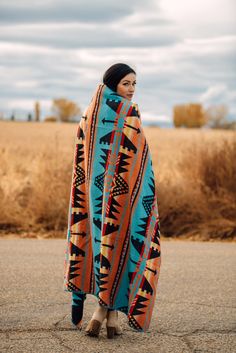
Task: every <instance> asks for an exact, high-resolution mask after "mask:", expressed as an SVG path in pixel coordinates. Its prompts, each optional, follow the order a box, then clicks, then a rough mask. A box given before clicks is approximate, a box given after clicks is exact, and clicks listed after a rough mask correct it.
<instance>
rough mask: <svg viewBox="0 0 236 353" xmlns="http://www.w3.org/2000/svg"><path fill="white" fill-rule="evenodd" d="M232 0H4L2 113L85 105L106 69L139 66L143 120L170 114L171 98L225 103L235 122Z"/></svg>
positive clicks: (0, 21) (0, 3)
mask: <svg viewBox="0 0 236 353" xmlns="http://www.w3.org/2000/svg"><path fill="white" fill-rule="evenodd" d="M235 14H236V3H235V1H234V0H178V1H175V0H145V1H144V0H129V1H127V0H119V1H111V0H101V1H95V0H67V1H60V0H40V1H36V0H21V1H19V0H11V1H9V0H0V70H1V80H0V113H2V114H4V116H9V115H10V114H12V112H14V113H15V114H16V116H19V117H23V116H24V115H25V114H27V113H29V112H33V107H34V102H35V101H36V100H38V101H40V103H41V107H42V118H43V117H44V116H45V115H49V114H51V103H52V99H54V98H60V97H65V98H68V99H71V100H74V101H76V102H77V103H78V104H79V105H80V107H81V108H82V110H84V109H85V108H86V106H87V104H88V103H89V102H90V100H91V95H92V94H93V92H94V90H95V88H96V86H97V84H98V83H100V82H101V80H102V75H103V73H104V71H105V70H106V69H107V68H108V67H109V66H110V65H112V64H114V63H116V62H125V63H127V64H129V65H131V66H132V67H133V68H134V69H135V70H136V72H137V88H136V93H135V96H134V99H133V100H134V101H135V102H136V103H138V105H139V108H140V111H141V113H142V119H143V121H144V120H151V119H157V120H162V121H169V120H171V117H172V109H173V105H175V104H181V103H189V102H200V103H202V104H203V106H204V107H205V108H207V107H209V106H210V105H213V104H226V105H227V106H228V109H229V116H230V118H231V119H235V120H236V16H235Z"/></svg>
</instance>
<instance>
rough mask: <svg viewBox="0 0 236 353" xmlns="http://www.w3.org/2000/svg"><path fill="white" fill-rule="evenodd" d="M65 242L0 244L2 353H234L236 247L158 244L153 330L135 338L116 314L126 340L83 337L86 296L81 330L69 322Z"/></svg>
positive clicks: (90, 299)
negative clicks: (159, 245) (159, 261)
mask: <svg viewBox="0 0 236 353" xmlns="http://www.w3.org/2000/svg"><path fill="white" fill-rule="evenodd" d="M64 246H65V241H64V240H53V239H51V240H36V239H1V240H0V270H1V272H0V274H1V279H0V352H1V353H5V352H14V353H18V352H22V353H28V352H34V353H40V352H43V353H47V352H53V353H59V352H63V353H66V352H83V353H87V352H88V353H110V352H117V353H124V352H125V353H134V352H137V353H146V352H148V353H151V352H153V353H169V352H170V353H189V352H192V353H203V352H204V353H205V352H208V353H218V352H220V353H231V352H236V336H235V331H236V330H235V328H236V300H235V297H236V295H235V293H236V277H235V267H236V266H235V264H236V244H235V243H221V242H214V243H212V242H191V241H162V267H161V273H160V278H159V283H158V290H157V299H156V304H155V308H154V311H153V316H152V321H151V325H150V328H149V330H148V331H147V332H145V333H139V332H136V331H134V330H133V329H132V328H130V327H129V326H128V324H127V317H126V315H125V314H124V313H119V318H120V322H121V326H122V328H123V331H124V332H123V335H122V336H116V337H115V339H114V340H108V339H107V337H106V331H105V322H104V323H103V328H102V331H101V333H100V336H99V338H93V337H89V336H86V335H85V333H84V329H85V327H86V325H87V322H88V321H89V320H90V318H91V316H92V313H93V310H94V308H95V306H96V303H97V299H96V297H94V296H92V295H88V296H87V300H86V302H85V312H84V318H83V329H82V331H79V330H77V329H75V328H74V326H73V325H72V323H71V322H70V305H71V304H70V303H71V300H70V299H71V298H70V293H68V292H65V291H63V289H62V284H63V261H64Z"/></svg>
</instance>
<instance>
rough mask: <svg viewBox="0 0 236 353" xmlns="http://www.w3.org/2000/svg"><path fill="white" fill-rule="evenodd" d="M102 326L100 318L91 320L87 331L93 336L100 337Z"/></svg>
mask: <svg viewBox="0 0 236 353" xmlns="http://www.w3.org/2000/svg"><path fill="white" fill-rule="evenodd" d="M101 327H102V323H101V322H100V321H98V320H95V319H93V320H91V321H90V323H89V325H88V326H87V328H86V330H85V332H86V333H87V334H88V335H89V336H93V337H98V336H99V333H100V330H101Z"/></svg>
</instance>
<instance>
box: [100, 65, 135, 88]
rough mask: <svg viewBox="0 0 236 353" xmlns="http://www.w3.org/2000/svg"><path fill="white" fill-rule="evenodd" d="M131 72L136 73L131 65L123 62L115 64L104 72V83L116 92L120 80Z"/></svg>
mask: <svg viewBox="0 0 236 353" xmlns="http://www.w3.org/2000/svg"><path fill="white" fill-rule="evenodd" d="M130 73H134V74H136V72H135V71H134V70H133V69H132V68H131V67H130V66H129V65H126V64H122V63H118V64H114V65H112V66H111V67H109V69H107V71H106V72H105V73H104V75H103V83H104V84H105V85H107V86H108V87H109V88H110V89H112V90H113V91H115V92H116V88H117V85H118V83H119V82H120V80H122V78H123V77H125V76H126V75H128V74H130Z"/></svg>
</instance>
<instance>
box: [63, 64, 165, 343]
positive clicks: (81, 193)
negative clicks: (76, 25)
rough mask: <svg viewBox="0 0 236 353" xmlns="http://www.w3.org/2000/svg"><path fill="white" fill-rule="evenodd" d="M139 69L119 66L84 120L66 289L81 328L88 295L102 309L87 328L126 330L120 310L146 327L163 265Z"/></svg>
mask: <svg viewBox="0 0 236 353" xmlns="http://www.w3.org/2000/svg"><path fill="white" fill-rule="evenodd" d="M135 85H136V73H135V71H134V70H133V69H132V68H131V67H130V66H128V65H126V64H123V63H118V64H114V65H112V66H111V67H110V68H109V69H108V70H107V71H106V72H105V74H104V76H103V83H102V84H99V85H98V87H97V89H96V91H95V93H94V95H93V98H92V100H91V102H90V104H89V106H88V108H87V110H86V111H85V113H84V115H83V117H82V118H81V120H80V123H79V127H78V132H77V139H76V145H75V154H74V163H73V175H72V186H71V196H70V208H69V216H68V234H67V246H66V258H65V276H64V277H65V280H64V289H65V290H67V291H71V292H72V322H73V323H74V324H75V325H76V326H77V327H78V328H81V322H82V316H83V305H84V300H85V299H86V294H92V295H94V296H96V297H97V298H98V307H97V308H96V310H95V312H94V313H93V316H92V318H91V320H90V322H89V324H88V325H87V328H86V333H87V334H89V335H91V336H98V335H99V332H100V329H101V326H102V323H103V321H104V320H105V318H107V323H106V326H107V336H108V338H112V337H114V335H115V334H121V333H122V331H121V328H120V326H119V325H118V311H121V312H123V313H125V314H126V315H127V318H128V324H129V326H130V327H132V328H134V329H135V330H137V331H141V332H145V331H146V330H147V329H148V327H149V325H150V320H151V316H152V311H153V306H154V302H155V297H156V289H157V282H158V278H159V273H160V265H161V248H160V229H159V226H160V224H159V215H158V206H157V194H156V188H155V177H154V173H153V167H152V158H151V154H150V150H149V146H148V144H147V141H146V138H145V135H144V131H143V128H142V124H141V117H140V113H139V110H138V106H137V104H135V103H133V102H132V98H133V94H134V92H135Z"/></svg>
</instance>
